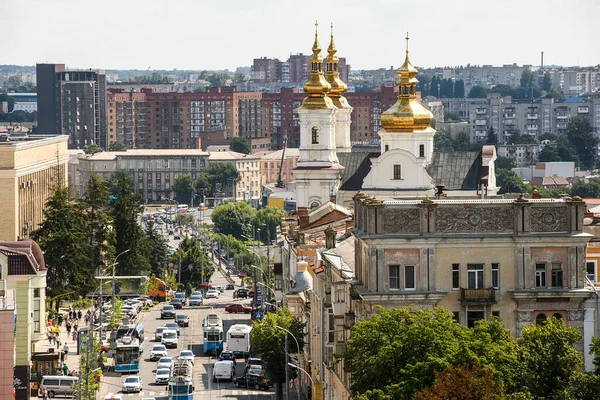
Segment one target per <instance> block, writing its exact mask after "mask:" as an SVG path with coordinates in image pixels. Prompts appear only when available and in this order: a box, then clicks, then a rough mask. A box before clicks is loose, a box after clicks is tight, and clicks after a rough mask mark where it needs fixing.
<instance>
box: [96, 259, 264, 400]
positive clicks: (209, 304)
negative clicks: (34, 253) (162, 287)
mask: <svg viewBox="0 0 600 400" xmlns="http://www.w3.org/2000/svg"><path fill="white" fill-rule="evenodd" d="M211 283H212V284H213V285H223V286H225V284H226V283H227V281H226V280H225V278H224V277H223V276H222V275H221V274H220V273H219V272H218V271H216V272H215V274H214V275H213V278H212V281H211ZM239 283H240V282H239V280H238V279H236V285H238V284H239ZM232 295H233V290H227V291H225V293H222V294H221V297H220V298H219V299H208V300H205V303H204V306H202V307H189V306H185V307H184V308H183V310H178V312H181V313H184V314H186V315H188V317H189V318H190V326H189V327H187V328H181V336H180V338H179V343H178V347H177V349H169V356H170V357H173V358H175V357H176V356H177V355H178V354H179V352H180V351H181V350H182V349H191V350H192V351H193V352H194V354H195V355H196V359H195V361H194V386H195V392H194V399H196V400H200V399H206V400H209V399H217V398H221V397H227V398H237V399H248V400H249V399H250V398H252V399H253V400H257V399H261V400H272V399H274V398H275V389H274V388H271V389H270V390H269V391H264V390H254V389H245V388H240V389H238V388H237V387H235V386H234V385H233V384H232V383H230V382H221V383H213V382H212V374H211V373H212V364H213V363H214V362H215V361H216V360H215V358H214V357H213V358H211V357H208V356H204V355H203V354H202V318H203V317H204V316H205V315H206V314H208V313H217V314H219V315H221V317H222V318H223V325H224V326H223V330H224V332H225V337H226V332H227V330H228V329H229V327H230V326H231V325H233V324H240V323H241V324H251V321H250V315H249V314H229V313H225V310H224V307H225V305H227V304H232V303H244V304H247V303H248V301H247V300H235V301H234V300H233V298H232ZM161 307H162V306H161V305H159V306H156V307H154V308H153V309H152V310H150V311H145V312H142V313H141V314H140V316H139V319H138V320H139V322H142V323H143V324H144V331H145V338H146V341H145V343H144V353H143V356H142V359H143V360H142V363H141V368H140V369H141V371H140V373H139V376H140V377H141V378H142V381H143V390H142V392H141V393H139V394H137V393H136V394H125V395H123V397H125V398H127V399H129V398H131V399H141V398H144V397H155V398H156V399H157V400H166V399H167V398H168V397H167V391H166V386H165V385H160V386H157V385H154V370H155V369H156V362H155V361H150V360H149V357H150V349H151V348H152V346H153V345H154V344H156V342H154V331H155V329H156V328H157V327H159V326H163V323H166V322H167V321H171V320H162V321H161V320H160V309H161ZM224 347H225V348H226V347H227V344H225V345H224ZM243 373H244V360H243V359H238V362H237V367H236V376H241V375H243ZM124 377H125V375H124V376H121V375H120V374H118V375H117V374H115V373H113V372H109V373H106V374H105V376H104V377H103V379H102V384H101V386H100V393H99V395H98V399H104V396H106V394H107V393H109V392H113V393H117V392H120V389H121V383H122V381H123V379H124Z"/></svg>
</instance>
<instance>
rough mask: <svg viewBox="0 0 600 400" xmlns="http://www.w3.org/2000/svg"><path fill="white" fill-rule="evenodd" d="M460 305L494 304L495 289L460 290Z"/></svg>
mask: <svg viewBox="0 0 600 400" xmlns="http://www.w3.org/2000/svg"><path fill="white" fill-rule="evenodd" d="M460 303H461V304H495V303H496V289H495V288H484V289H464V288H463V289H460Z"/></svg>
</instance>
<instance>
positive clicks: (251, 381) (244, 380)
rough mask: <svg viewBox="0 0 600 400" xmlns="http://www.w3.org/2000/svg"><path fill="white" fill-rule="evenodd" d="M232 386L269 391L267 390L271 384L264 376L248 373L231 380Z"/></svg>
mask: <svg viewBox="0 0 600 400" xmlns="http://www.w3.org/2000/svg"><path fill="white" fill-rule="evenodd" d="M233 384H234V385H235V386H237V387H247V388H254V389H256V390H258V389H264V390H269V388H270V387H271V386H273V385H272V384H271V381H269V379H268V378H267V377H266V376H264V375H260V374H250V373H249V374H246V375H244V376H238V377H235V378H233Z"/></svg>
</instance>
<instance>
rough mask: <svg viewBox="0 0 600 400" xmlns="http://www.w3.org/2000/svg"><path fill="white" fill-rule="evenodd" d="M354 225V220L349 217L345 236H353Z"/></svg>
mask: <svg viewBox="0 0 600 400" xmlns="http://www.w3.org/2000/svg"><path fill="white" fill-rule="evenodd" d="M353 226H354V220H351V219H349V220H348V221H346V231H345V232H344V236H345V237H347V238H349V237H350V236H352V232H351V231H352V227H353Z"/></svg>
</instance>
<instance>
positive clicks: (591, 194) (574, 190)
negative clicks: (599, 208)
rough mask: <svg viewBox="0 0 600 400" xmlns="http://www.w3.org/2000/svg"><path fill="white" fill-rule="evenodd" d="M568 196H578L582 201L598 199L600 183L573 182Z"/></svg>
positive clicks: (594, 181)
mask: <svg viewBox="0 0 600 400" xmlns="http://www.w3.org/2000/svg"><path fill="white" fill-rule="evenodd" d="M563 192H564V190H563ZM570 194H571V196H579V197H582V198H584V199H597V198H600V183H599V182H598V181H597V180H590V182H584V181H578V182H575V183H574V184H573V186H572V187H571V190H570Z"/></svg>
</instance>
